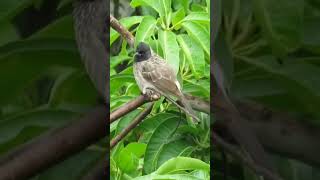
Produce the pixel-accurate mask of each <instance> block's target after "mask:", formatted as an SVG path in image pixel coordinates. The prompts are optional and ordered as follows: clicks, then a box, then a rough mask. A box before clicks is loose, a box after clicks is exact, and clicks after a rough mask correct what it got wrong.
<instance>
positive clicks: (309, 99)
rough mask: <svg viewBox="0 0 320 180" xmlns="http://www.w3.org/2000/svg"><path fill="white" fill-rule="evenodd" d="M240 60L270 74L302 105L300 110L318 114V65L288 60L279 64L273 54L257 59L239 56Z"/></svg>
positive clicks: (319, 98)
mask: <svg viewBox="0 0 320 180" xmlns="http://www.w3.org/2000/svg"><path fill="white" fill-rule="evenodd" d="M241 60H243V61H245V62H246V63H248V64H250V65H253V66H255V67H258V68H259V69H261V70H263V71H264V72H268V73H269V74H270V75H272V77H273V79H274V80H277V81H278V83H279V84H281V85H282V87H284V88H285V89H286V91H287V92H289V93H291V94H292V95H293V96H294V97H295V98H296V100H298V102H297V103H302V104H303V105H304V106H303V107H302V109H301V111H306V112H308V113H313V114H317V115H319V114H318V109H317V108H315V107H318V106H319V100H320V93H319V92H320V91H319V89H320V81H319V79H317V78H315V77H317V75H318V74H320V68H319V67H317V66H314V65H312V64H308V63H301V62H300V63H289V62H290V61H289V60H286V61H285V62H286V63H284V64H285V65H279V64H278V63H277V61H276V59H275V58H274V57H273V56H262V57H259V58H257V59H251V58H244V57H241ZM301 92H303V94H301Z"/></svg>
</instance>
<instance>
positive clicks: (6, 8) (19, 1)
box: [0, 0, 34, 21]
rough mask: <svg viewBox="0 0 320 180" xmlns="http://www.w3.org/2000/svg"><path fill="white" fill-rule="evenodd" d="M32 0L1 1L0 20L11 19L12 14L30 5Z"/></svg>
mask: <svg viewBox="0 0 320 180" xmlns="http://www.w3.org/2000/svg"><path fill="white" fill-rule="evenodd" d="M33 1H34V0H11V1H1V3H0V21H2V20H4V19H11V18H12V17H13V16H15V15H17V14H18V13H20V12H21V11H22V10H23V9H24V8H26V7H27V6H29V5H32V3H33Z"/></svg>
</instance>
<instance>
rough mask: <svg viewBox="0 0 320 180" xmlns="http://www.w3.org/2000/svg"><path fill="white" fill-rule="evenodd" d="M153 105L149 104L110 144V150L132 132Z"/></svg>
mask: <svg viewBox="0 0 320 180" xmlns="http://www.w3.org/2000/svg"><path fill="white" fill-rule="evenodd" d="M152 107H153V103H151V104H149V105H148V107H147V108H146V109H144V110H143V111H142V112H141V113H140V114H139V115H138V116H137V117H136V118H135V119H134V120H133V121H132V122H131V123H130V124H129V125H128V126H127V127H126V128H125V129H124V130H123V131H122V132H121V133H120V134H118V135H117V136H116V137H115V138H114V139H113V140H112V141H111V143H110V149H112V148H113V147H114V146H116V145H117V144H118V143H119V142H120V141H121V140H122V139H123V138H124V137H125V136H126V135H127V134H129V132H130V131H131V130H133V129H134V128H135V127H136V126H137V125H138V124H139V123H140V122H141V121H142V120H143V119H144V118H145V117H146V116H147V115H148V114H149V113H150V112H151V110H152Z"/></svg>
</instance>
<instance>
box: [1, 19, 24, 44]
mask: <svg viewBox="0 0 320 180" xmlns="http://www.w3.org/2000/svg"><path fill="white" fill-rule="evenodd" d="M0 27H1V28H0V46H2V45H4V44H6V43H9V42H12V41H15V40H18V39H20V35H19V33H18V31H17V29H16V28H15V27H14V25H13V24H11V23H10V22H8V21H2V22H0Z"/></svg>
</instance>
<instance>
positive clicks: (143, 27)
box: [135, 16, 157, 46]
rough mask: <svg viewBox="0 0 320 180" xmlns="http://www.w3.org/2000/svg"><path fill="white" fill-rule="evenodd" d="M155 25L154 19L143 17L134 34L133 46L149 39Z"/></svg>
mask: <svg viewBox="0 0 320 180" xmlns="http://www.w3.org/2000/svg"><path fill="white" fill-rule="evenodd" d="M156 23H157V21H156V19H155V18H154V17H152V16H145V17H144V18H143V19H142V21H141V23H140V25H139V27H138V29H137V32H136V36H135V46H137V44H138V43H140V42H145V40H147V39H148V38H150V37H151V35H152V34H153V32H154V30H155V26H156Z"/></svg>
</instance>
